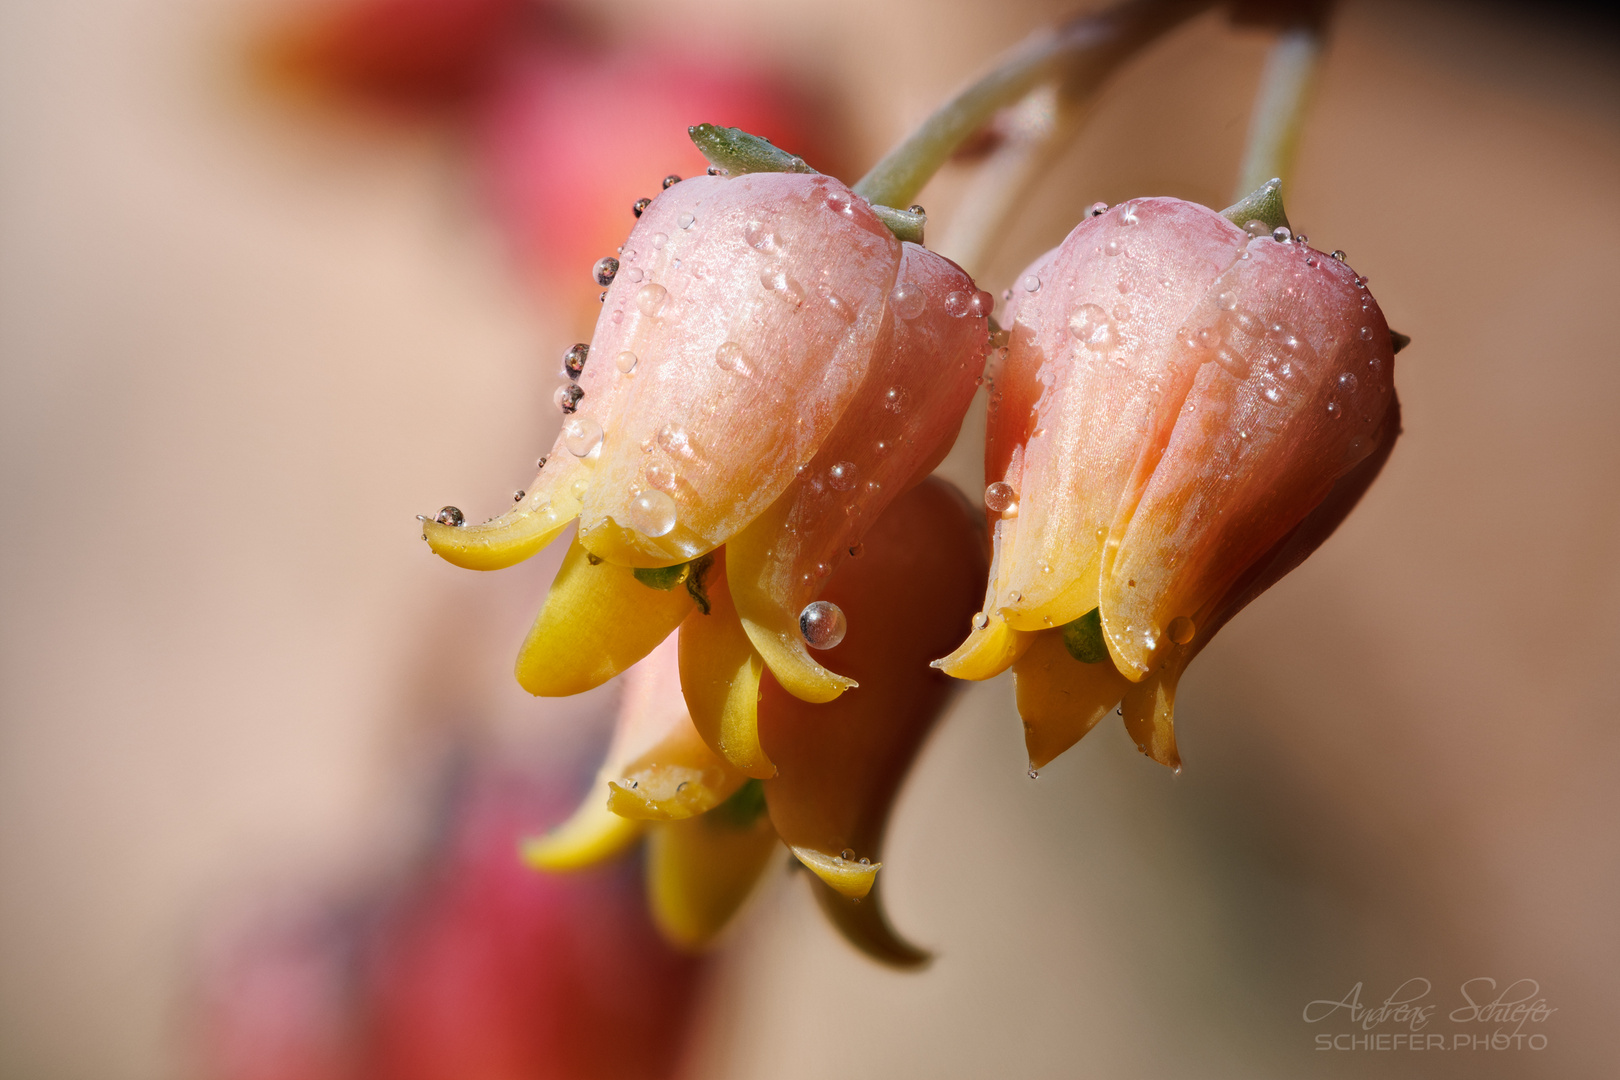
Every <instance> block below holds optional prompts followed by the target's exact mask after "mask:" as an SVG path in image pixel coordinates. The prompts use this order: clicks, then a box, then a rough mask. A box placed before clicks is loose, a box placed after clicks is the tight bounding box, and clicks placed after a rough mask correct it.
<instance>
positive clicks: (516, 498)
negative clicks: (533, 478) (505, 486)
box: [512, 488, 528, 502]
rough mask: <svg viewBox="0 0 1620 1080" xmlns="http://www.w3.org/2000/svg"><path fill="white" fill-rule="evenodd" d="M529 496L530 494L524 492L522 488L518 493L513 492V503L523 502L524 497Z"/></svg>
mask: <svg viewBox="0 0 1620 1080" xmlns="http://www.w3.org/2000/svg"><path fill="white" fill-rule="evenodd" d="M527 494H528V492H526V491H524V490H523V489H522V488H518V489H517V490H516V491H514V492H512V501H513V502H522V501H523V496H525V495H527Z"/></svg>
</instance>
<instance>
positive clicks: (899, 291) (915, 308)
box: [889, 281, 928, 319]
mask: <svg viewBox="0 0 1620 1080" xmlns="http://www.w3.org/2000/svg"><path fill="white" fill-rule="evenodd" d="M889 303H890V304H891V305H892V306H893V308H894V313H895V314H896V315H897V316H899V317H900V318H902V319H915V318H916V317H917V316H919V315H921V314H922V313H923V308H924V307H926V306H927V304H928V298H927V297H926V296H924V295H923V289H922V286H921V285H918V284H916V283H915V282H911V281H902V282H900V283H899V284H897V285H895V287H894V289H893V291H891V292H890V293H889Z"/></svg>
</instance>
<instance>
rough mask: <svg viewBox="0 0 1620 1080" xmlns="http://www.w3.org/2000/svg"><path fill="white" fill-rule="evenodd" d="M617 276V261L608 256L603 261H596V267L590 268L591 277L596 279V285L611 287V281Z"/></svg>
mask: <svg viewBox="0 0 1620 1080" xmlns="http://www.w3.org/2000/svg"><path fill="white" fill-rule="evenodd" d="M618 274H619V260H618V259H615V258H614V257H613V256H611V255H609V256H607V257H606V258H604V259H597V260H596V265H595V266H593V267H591V277H593V278H595V279H596V283H597V284H598V285H611V284H613V279H614V278H615V277H617V276H618Z"/></svg>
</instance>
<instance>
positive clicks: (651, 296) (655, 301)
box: [636, 285, 669, 315]
mask: <svg viewBox="0 0 1620 1080" xmlns="http://www.w3.org/2000/svg"><path fill="white" fill-rule="evenodd" d="M668 298H669V290H667V289H665V288H664V287H663V286H662V285H643V286H642V287H641V288H640V289H637V290H636V309H637V310H638V311H640V312H641V313H642V314H643V315H656V314H658V309H659V308H661V307H663V306H664V301H665V300H666V299H668Z"/></svg>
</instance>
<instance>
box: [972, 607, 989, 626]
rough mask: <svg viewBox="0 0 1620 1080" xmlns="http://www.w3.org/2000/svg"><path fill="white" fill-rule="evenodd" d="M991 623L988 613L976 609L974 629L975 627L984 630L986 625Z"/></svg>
mask: <svg viewBox="0 0 1620 1080" xmlns="http://www.w3.org/2000/svg"><path fill="white" fill-rule="evenodd" d="M989 625H990V616H988V615H986V614H985V613H984V612H982V611H975V612H974V613H973V629H975V630H983V629H984V628H985V627H987V626H989Z"/></svg>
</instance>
